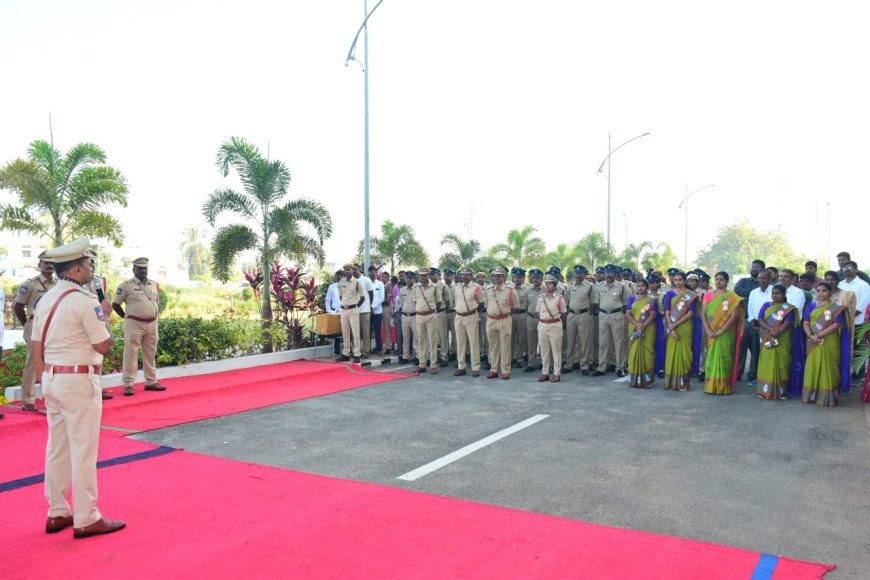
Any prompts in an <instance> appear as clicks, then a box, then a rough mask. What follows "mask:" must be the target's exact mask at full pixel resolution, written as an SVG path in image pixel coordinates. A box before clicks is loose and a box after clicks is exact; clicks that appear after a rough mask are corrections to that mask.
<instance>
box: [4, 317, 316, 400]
mask: <svg viewBox="0 0 870 580" xmlns="http://www.w3.org/2000/svg"><path fill="white" fill-rule="evenodd" d="M306 326H310V325H306ZM159 331H160V339H159V341H158V343H157V357H156V358H157V366H158V367H164V366H175V365H184V364H190V363H196V362H203V361H212V360H220V359H225V358H233V357H237V356H245V355H249V354H257V353H259V352H261V351H262V348H263V331H262V329H261V328H260V322H259V321H258V320H247V319H237V318H231V317H218V318H213V319H211V320H203V319H201V318H193V317H187V318H167V319H161V320H160V326H159ZM271 333H272V341H273V344H274V347H275V349H276V350H282V349H283V348H286V345H287V331H286V327H285V326H282V325H281V324H278V323H277V322H275V323H273V325H272V330H271ZM112 334H113V335H114V336H115V343H114V344H113V345H112V350H111V351H110V352H109V354H107V355H106V356H104V357H103V374H110V373H114V372H120V371H121V367H122V365H123V363H124V332H123V327H122V323H121V322H120V321H116V322H115V323H114V324H113V325H112ZM25 355H26V349H25V346H24V343H21V344H18V345H17V346H16V347H15V348H14V349H11V350H8V351H4V352H3V361H2V363H0V387H12V386H16V385H20V384H21V373H22V371H23V370H24V359H25ZM0 395H2V393H0Z"/></svg>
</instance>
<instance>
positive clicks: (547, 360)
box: [538, 320, 562, 377]
mask: <svg viewBox="0 0 870 580" xmlns="http://www.w3.org/2000/svg"><path fill="white" fill-rule="evenodd" d="M538 337H539V338H538V340H539V341H540V345H541V364H542V365H543V370H542V371H541V373H542V374H545V375H549V374H553V375H554V376H557V377H558V376H559V375H560V374H561V373H562V321H561V320H560V321H559V322H552V323H550V324H544V323H543V322H541V323H539V324H538ZM550 369H552V373H551V371H550Z"/></svg>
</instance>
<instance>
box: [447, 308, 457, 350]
mask: <svg viewBox="0 0 870 580" xmlns="http://www.w3.org/2000/svg"><path fill="white" fill-rule="evenodd" d="M447 328H448V329H449V332H450V347H449V348H448V349H447V358H450V356H451V355H452V356H455V355H456V311H455V310H454V311H453V312H448V313H447Z"/></svg>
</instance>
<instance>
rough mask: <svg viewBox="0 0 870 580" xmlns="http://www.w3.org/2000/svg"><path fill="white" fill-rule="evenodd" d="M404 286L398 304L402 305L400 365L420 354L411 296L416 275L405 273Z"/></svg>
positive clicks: (415, 312) (415, 309)
mask: <svg viewBox="0 0 870 580" xmlns="http://www.w3.org/2000/svg"><path fill="white" fill-rule="evenodd" d="M405 280H406V282H405V285H404V286H402V288H401V290H399V302H400V303H401V305H402V308H401V311H400V312H401V315H402V316H401V319H402V356H400V357H399V362H400V363H406V362H410V361H411V357H412V353H414V354H413V356H417V355H418V354H419V352H420V348H419V343H420V340H419V336H418V335H417V307H416V305H415V304H414V300H413V299H412V297H411V295H412V293H413V292H414V285H415V284H416V281H417V275H416V274H415V273H414V272H410V271H409V272H405Z"/></svg>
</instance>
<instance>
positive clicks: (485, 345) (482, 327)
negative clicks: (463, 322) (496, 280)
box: [474, 272, 490, 370]
mask: <svg viewBox="0 0 870 580" xmlns="http://www.w3.org/2000/svg"><path fill="white" fill-rule="evenodd" d="M474 277H475V280H476V281H477V285H478V286H479V287H480V289H481V290H486V287H487V286H488V285H489V284H488V283H487V281H486V273H485V272H478V273H477V274H475V275H474ZM486 321H487V318H486V310H485V309H482V310H481V311H480V314H479V315H478V317H477V330H478V333H479V335H480V360H481V362H483V363H484V365H483V366H484V367H486V369H487V370H489V369H490V364H489V341H488V340H487V337H486Z"/></svg>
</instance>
